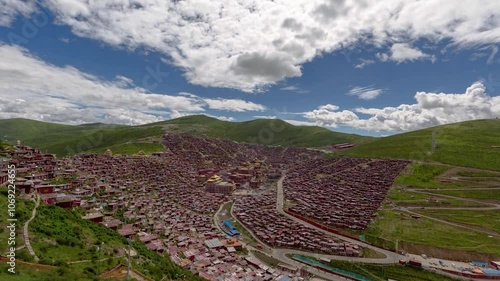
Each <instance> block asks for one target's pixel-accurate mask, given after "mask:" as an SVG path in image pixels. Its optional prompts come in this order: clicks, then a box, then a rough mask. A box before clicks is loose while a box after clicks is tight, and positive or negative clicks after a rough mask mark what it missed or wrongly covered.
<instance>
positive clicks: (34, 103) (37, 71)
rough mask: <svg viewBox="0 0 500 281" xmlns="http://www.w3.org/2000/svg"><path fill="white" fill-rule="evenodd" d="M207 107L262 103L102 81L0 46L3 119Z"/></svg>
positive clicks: (71, 119) (126, 116) (145, 117)
mask: <svg viewBox="0 0 500 281" xmlns="http://www.w3.org/2000/svg"><path fill="white" fill-rule="evenodd" d="M208 109H212V110H219V111H228V112H244V111H257V112H260V111H265V110H266V107H265V106H263V105H260V104H256V103H253V102H250V101H245V100H242V99H222V98H216V99H208V98H202V97H199V96H197V95H194V94H191V93H180V94H178V95H166V94H159V93H151V92H148V91H147V90H146V89H144V88H141V87H137V86H135V85H134V83H133V81H132V80H131V79H129V78H127V77H123V76H117V77H116V78H115V80H112V81H109V80H104V79H101V78H99V77H96V76H93V75H90V74H88V73H84V72H81V71H80V70H78V69H76V68H74V67H71V66H65V67H58V66H55V65H51V64H49V63H46V62H44V61H42V60H40V59H39V58H37V57H34V56H32V55H31V54H29V53H28V52H27V51H26V50H25V49H23V48H21V47H18V46H10V45H0V118H1V119H4V118H29V119H35V120H42V121H49V122H59V123H69V124H81V123H93V122H105V123H115V124H127V125H137V124H144V123H150V122H156V121H160V120H164V119H167V118H170V117H172V118H175V117H179V116H183V115H185V114H194V113H203V112H205V111H206V110H208ZM218 118H220V119H225V120H230V119H231V118H230V117H223V116H219V117H218Z"/></svg>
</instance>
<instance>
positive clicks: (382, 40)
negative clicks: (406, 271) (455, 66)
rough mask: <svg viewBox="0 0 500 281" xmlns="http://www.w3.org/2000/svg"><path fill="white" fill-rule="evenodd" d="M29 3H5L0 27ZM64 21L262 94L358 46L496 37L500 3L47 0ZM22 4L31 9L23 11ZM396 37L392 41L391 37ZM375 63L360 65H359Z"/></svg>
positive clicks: (397, 56)
mask: <svg viewBox="0 0 500 281" xmlns="http://www.w3.org/2000/svg"><path fill="white" fill-rule="evenodd" d="M32 2H33V1H14V0H1V3H2V12H1V16H0V20H1V21H0V24H1V23H3V24H4V25H5V24H8V23H10V22H11V21H12V19H13V18H14V17H15V16H17V15H19V14H29V13H30V12H31V11H32V9H31V8H30V6H29V4H26V5H28V6H26V5H24V4H22V3H32ZM41 3H42V4H43V5H44V6H46V7H47V8H48V9H50V10H51V12H52V13H53V14H54V16H55V20H56V22H57V23H58V24H61V25H66V26H69V27H70V28H71V30H72V31H73V33H74V34H76V35H78V36H81V37H87V38H92V39H95V40H99V41H101V42H105V43H106V44H109V45H111V46H115V47H122V48H125V49H134V48H138V47H143V48H146V49H148V50H154V51H157V52H159V53H161V54H163V55H164V57H165V59H164V61H168V62H170V63H172V64H174V65H176V66H177V67H179V68H181V69H182V70H183V71H184V73H185V77H186V78H187V80H188V81H189V82H191V83H194V84H198V85H203V86H210V87H227V88H235V89H240V90H242V91H247V92H252V91H262V90H265V89H266V88H267V87H268V86H269V85H272V84H275V83H276V82H278V81H280V80H283V79H286V78H288V77H298V76H300V75H302V69H301V66H302V65H303V64H304V63H307V62H310V61H311V60H313V59H314V58H316V57H318V56H321V55H322V54H324V53H330V52H335V51H339V50H341V49H342V48H343V46H352V47H355V46H356V44H358V43H368V44H374V45H375V46H378V47H381V46H387V45H392V47H391V50H390V54H385V53H384V54H380V58H382V59H392V60H395V61H397V62H402V61H411V60H417V59H423V58H428V59H433V54H425V53H423V52H422V51H419V50H417V49H415V48H414V47H412V46H411V45H412V42H417V41H418V40H419V39H421V38H426V39H427V40H428V41H430V42H434V43H439V42H440V41H443V40H446V42H451V46H452V47H455V48H472V47H475V46H480V45H485V44H498V43H500V21H498V18H499V14H500V12H499V11H500V1H492V0H463V1H460V5H457V4H456V1H452V0H447V1H442V0H426V1H418V0H388V1H378V0H363V1H358V0H294V1H286V0H276V1H266V0H242V1H231V0H221V1H201V0H185V1H164V0H142V1H138V0H99V1H86V0H47V1H43V2H41ZM25 6H26V7H25ZM395 42H396V43H395ZM369 63H370V62H368V61H367V62H365V63H363V62H362V63H361V64H358V67H363V66H365V65H367V64H369Z"/></svg>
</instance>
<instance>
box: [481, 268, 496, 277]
mask: <svg viewBox="0 0 500 281" xmlns="http://www.w3.org/2000/svg"><path fill="white" fill-rule="evenodd" d="M481 271H482V272H483V273H484V274H485V275H495V276H497V275H498V276H500V270H496V269H482V270H481Z"/></svg>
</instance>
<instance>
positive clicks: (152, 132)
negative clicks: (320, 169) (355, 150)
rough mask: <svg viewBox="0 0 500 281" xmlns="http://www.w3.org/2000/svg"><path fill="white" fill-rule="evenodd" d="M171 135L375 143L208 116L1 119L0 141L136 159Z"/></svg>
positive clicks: (280, 124) (314, 144)
mask: <svg viewBox="0 0 500 281" xmlns="http://www.w3.org/2000/svg"><path fill="white" fill-rule="evenodd" d="M166 131H175V132H180V133H192V134H198V135H207V136H212V137H225V138H230V139H233V140H235V141H240V142H250V143H262V144H268V145H291V146H307V147H318V146H324V145H330V144H333V143H342V142H352V143H356V144H359V143H363V142H366V141H368V140H371V139H372V138H370V137H363V136H359V135H354V134H344V133H337V132H332V131H330V130H328V129H325V128H320V127H313V126H308V127H301V126H293V125H291V124H288V123H286V122H284V121H281V120H267V119H266V120H264V119H259V120H253V121H247V122H227V121H221V120H218V119H215V118H211V117H208V116H205V115H192V116H186V117H181V118H177V119H172V120H168V121H162V122H157V123H152V124H146V125H141V126H118V125H106V124H100V123H97V124H86V125H79V126H71V125H61V124H52V123H45V122H39V121H33V120H26V119H8V120H0V136H1V137H2V139H3V140H4V141H6V142H8V143H10V144H14V143H15V142H16V141H17V140H21V141H22V143H23V144H26V145H30V146H33V147H37V148H40V149H42V151H44V152H49V153H55V154H57V155H58V156H66V155H72V154H75V153H81V152H103V151H106V150H107V149H108V148H109V149H111V151H113V153H119V154H134V153H138V152H139V151H141V150H142V151H144V152H145V153H152V152H155V151H161V150H162V146H161V145H160V137H161V136H162V135H163V134H164V133H165V132H166Z"/></svg>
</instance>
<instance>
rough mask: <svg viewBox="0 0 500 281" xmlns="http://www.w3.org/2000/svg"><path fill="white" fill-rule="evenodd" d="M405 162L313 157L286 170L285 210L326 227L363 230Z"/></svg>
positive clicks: (404, 165) (406, 163)
mask: <svg viewBox="0 0 500 281" xmlns="http://www.w3.org/2000/svg"><path fill="white" fill-rule="evenodd" d="M407 165H408V162H407V161H400V160H380V159H377V160H375V159H354V158H336V159H314V160H311V161H306V162H302V163H300V164H297V165H295V166H294V167H292V168H291V169H289V171H288V172H287V176H286V178H285V180H284V183H283V187H284V193H285V198H286V199H287V200H290V201H291V202H293V203H294V205H293V206H292V207H291V208H289V210H288V211H291V212H294V213H297V214H299V215H301V216H304V217H308V218H311V219H313V220H315V221H317V222H319V223H321V224H324V225H326V226H330V227H334V228H335V227H337V228H338V227H340V228H350V229H355V230H360V229H364V228H365V227H366V226H367V225H368V224H369V223H370V221H371V219H372V217H373V215H374V213H375V211H376V210H377V209H378V208H379V207H380V204H381V202H382V200H383V199H384V197H385V195H386V193H387V190H388V188H389V187H390V186H391V185H392V183H393V181H394V179H395V177H396V176H397V175H398V174H399V173H400V172H401V171H402V170H403V169H404V168H405V167H406V166H407Z"/></svg>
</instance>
